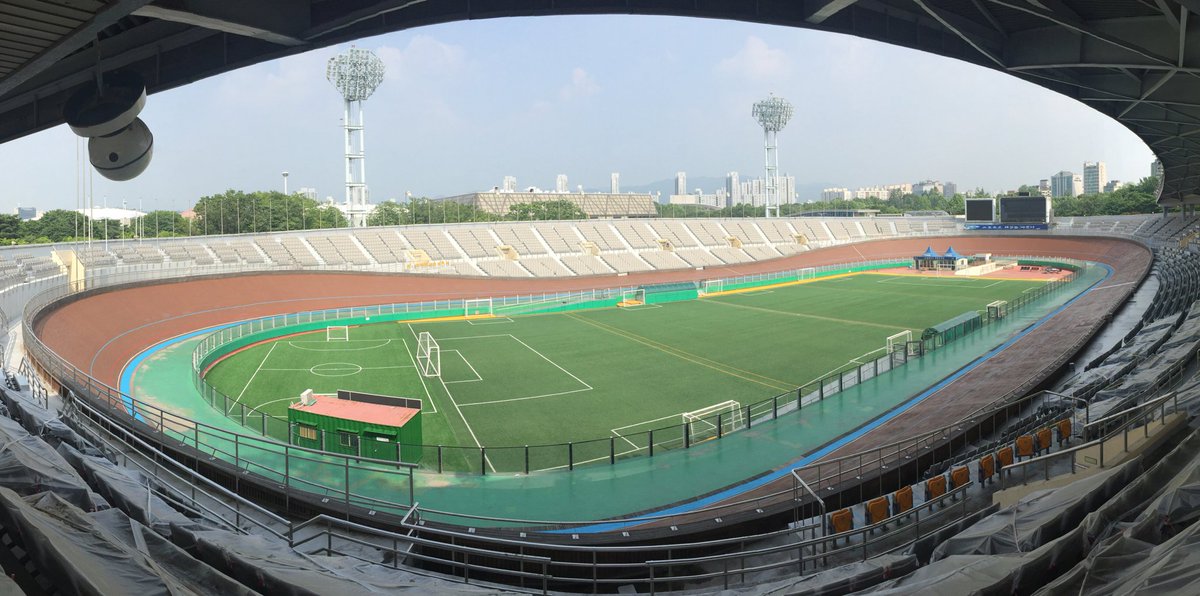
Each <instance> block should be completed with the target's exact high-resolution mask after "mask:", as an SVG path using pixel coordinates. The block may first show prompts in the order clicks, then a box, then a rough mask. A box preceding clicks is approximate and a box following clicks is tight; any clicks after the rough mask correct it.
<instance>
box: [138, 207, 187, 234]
mask: <svg viewBox="0 0 1200 596" xmlns="http://www.w3.org/2000/svg"><path fill="white" fill-rule="evenodd" d="M131 226H132V227H133V229H134V230H137V233H138V234H140V235H142V236H143V237H146V238H170V237H172V236H190V235H191V233H192V224H191V222H189V221H188V220H187V219H186V218H184V217H183V215H180V214H179V213H176V212H175V211H167V210H158V211H151V212H150V213H147V214H146V215H144V216H142V217H139V218H137V219H135V220H134V221H133V222H131Z"/></svg>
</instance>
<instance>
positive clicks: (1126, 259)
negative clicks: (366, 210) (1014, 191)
mask: <svg viewBox="0 0 1200 596" xmlns="http://www.w3.org/2000/svg"><path fill="white" fill-rule="evenodd" d="M951 241H953V244H954V245H955V248H956V250H959V251H960V252H963V253H966V254H970V253H976V252H991V253H995V254H997V255H1004V254H1026V255H1039V256H1043V255H1044V256H1063V257H1072V258H1078V259H1087V260H1092V261H1098V262H1102V263H1107V264H1109V265H1112V266H1113V267H1114V268H1115V269H1117V273H1116V274H1115V275H1114V278H1113V279H1112V280H1110V281H1109V282H1108V283H1109V284H1114V283H1124V282H1129V281H1137V280H1140V279H1141V278H1142V276H1143V275H1144V274H1145V272H1146V271H1147V269H1148V268H1149V264H1150V254H1149V252H1148V251H1147V250H1145V249H1144V248H1141V247H1140V246H1138V245H1136V244H1133V243H1131V242H1127V241H1123V240H1118V239H1109V238H1036V237H1034V238H1030V237H1010V238H1001V237H987V238H961V237H959V238H952V239H951V238H946V239H928V238H921V239H897V240H883V241H877V242H868V243H862V244H851V245H844V246H838V247H834V248H828V249H822V250H816V251H811V252H807V253H804V254H800V255H795V256H792V257H787V258H782V259H776V260H772V261H765V262H757V263H749V264H745V265H737V266H725V267H719V268H709V269H706V270H703V271H696V270H681V271H669V272H649V273H641V274H631V275H628V276H596V277H573V278H567V279H493V278H461V277H446V276H414V275H385V274H364V273H294V272H289V273H277V274H250V275H243V276H231V277H216V278H200V279H195V280H191V281H178V282H164V283H158V284H153V285H143V286H136V287H129V288H124V289H117V290H112V291H102V292H98V293H96V294H93V295H88V296H85V297H83V298H81V299H78V300H75V301H72V302H69V303H66V304H63V305H62V306H60V307H58V308H56V309H55V310H53V311H49V312H47V313H46V314H44V315H43V316H42V317H41V318H40V320H38V321H36V322H35V323H36V329H35V331H36V332H37V334H38V336H39V337H40V338H41V339H42V341H44V342H45V343H46V345H47V346H49V347H50V348H51V349H53V350H54V351H55V352H57V353H58V354H59V355H60V356H62V357H63V358H65V359H66V360H67V361H69V362H71V363H72V364H74V365H75V366H76V367H78V368H79V369H80V370H83V371H85V372H88V373H90V374H91V375H92V376H93V377H95V378H96V379H97V380H99V381H101V382H102V383H105V384H108V385H110V386H114V387H115V386H116V385H117V382H118V379H119V377H120V374H121V369H122V368H123V367H124V366H125V364H126V363H127V362H128V361H129V360H130V359H131V358H133V357H134V356H135V355H136V354H137V353H138V352H140V351H142V350H143V349H145V348H147V347H149V346H151V345H153V344H155V343H157V342H160V341H162V340H165V339H168V338H171V337H174V336H177V335H180V334H184V333H188V332H191V331H195V330H197V329H202V328H205V327H210V326H213V325H219V324H221V323H227V322H232V321H238V320H243V319H248V318H253V317H260V316H266V315H274V314H282V313H290V312H297V311H305V310H316V309H322V308H335V307H345V306H357V305H369V304H380V303H391V302H417V301H422V300H432V299H447V298H462V297H469V298H470V297H487V296H492V297H495V296H505V295H515V294H528V293H537V292H551V291H560V290H576V289H590V288H600V287H612V286H624V285H637V284H643V283H656V282H668V281H683V280H696V279H709V278H718V277H734V276H739V275H749V274H754V273H764V272H772V271H784V270H789V269H797V268H801V267H814V266H820V265H834V264H842V263H849V262H854V261H859V260H871V259H885V258H902V257H908V256H911V255H914V254H919V253H921V252H923V251H924V250H925V247H926V246H928V245H931V244H932V245H935V246H934V248H935V249H942V250H944V248H945V247H944V246H941V245H943V244H949V243H950V242H951ZM1133 288H1134V286H1133V285H1132V284H1130V285H1127V286H1125V287H1123V288H1122V291H1116V292H1113V291H1109V292H1107V293H1105V296H1106V297H1113V298H1118V297H1119V298H1120V299H1121V301H1123V299H1124V297H1125V295H1127V294H1128V292H1130V291H1132V290H1133ZM1118 295H1119V296H1118ZM1104 303H1105V304H1103V305H1099V304H1096V305H1092V307H1093V308H1092V309H1090V310H1086V311H1082V312H1080V313H1079V315H1080V316H1082V317H1084V318H1086V319H1090V320H1094V319H1096V318H1097V317H1100V316H1103V314H1104V313H1105V312H1108V310H1109V308H1098V309H1097V308H1096V307H1101V306H1103V307H1108V306H1111V307H1114V308H1115V306H1116V305H1119V304H1120V302H1119V301H1111V300H1104ZM1069 310H1080V309H1076V308H1072V309H1069Z"/></svg>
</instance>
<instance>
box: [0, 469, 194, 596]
mask: <svg viewBox="0 0 1200 596" xmlns="http://www.w3.org/2000/svg"><path fill="white" fill-rule="evenodd" d="M103 514H104V515H109V516H121V515H123V514H121V513H120V511H117V510H110V511H106V512H103ZM126 520H128V518H126ZM0 523H3V524H4V526H5V527H7V528H9V530H10V531H12V532H14V534H15V535H17V536H19V537H20V541H21V544H22V546H23V547H24V548H25V549H26V550H27V551H28V552H29V553H30V557H31V558H32V559H33V560H34V561H35V562H36V564H37V566H38V569H40V570H41V571H42V572H43V573H45V574H46V575H47V577H48V578H49V579H50V580H51V581H52V582H54V583H55V585H56V587H57V588H58V590H59V592H61V593H64V594H97V595H100V594H105V595H107V594H131V595H136V596H156V595H159V594H161V595H164V596H165V595H168V594H175V595H188V594H196V595H198V596H199V595H200V594H208V592H198V591H194V590H192V589H191V588H189V587H188V586H187V585H186V584H184V583H182V582H180V581H178V580H175V579H173V578H170V577H162V576H160V575H158V574H157V573H156V571H155V570H154V569H152V568H151V567H150V566H149V565H148V564H147V563H146V562H145V559H144V557H143V556H142V555H141V554H139V553H137V552H136V551H134V550H132V549H129V548H127V547H126V546H125V545H124V544H123V543H122V541H121V540H119V539H118V538H116V537H114V536H113V535H112V534H111V533H110V532H109V531H108V530H107V529H105V528H104V527H103V526H101V525H99V524H97V523H96V522H95V520H94V519H93V518H92V517H90V516H89V514H87V513H84V512H83V511H82V510H80V509H79V508H78V507H75V506H74V505H72V504H71V503H69V502H67V501H65V500H63V499H62V498H61V497H59V496H58V495H56V494H54V493H52V492H46V493H42V494H40V495H31V496H29V497H21V496H20V495H18V494H17V493H15V492H13V491H11V490H8V489H6V488H2V487H0ZM126 523H128V521H127V522H126Z"/></svg>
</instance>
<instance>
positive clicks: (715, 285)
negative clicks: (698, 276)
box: [700, 279, 725, 294]
mask: <svg viewBox="0 0 1200 596" xmlns="http://www.w3.org/2000/svg"><path fill="white" fill-rule="evenodd" d="M700 291H702V292H704V293H705V294H716V293H717V292H724V291H725V280H723V279H706V280H704V283H703V285H701V286H700Z"/></svg>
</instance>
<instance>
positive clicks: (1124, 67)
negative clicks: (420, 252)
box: [0, 0, 1200, 205]
mask: <svg viewBox="0 0 1200 596" xmlns="http://www.w3.org/2000/svg"><path fill="white" fill-rule="evenodd" d="M600 13H620V14H647V15H651V14H652V15H678V16H692V17H709V18H724V19H735V20H743V21H752V22H759V23H770V24H776V25H785V26H792V27H800V28H810V29H819V30H823V31H832V32H839V33H847V34H851V35H857V36H860V37H865V38H869V39H875V40H878V41H883V42H886V43H891V44H896V45H900V46H905V47H910V48H915V49H919V50H924V51H928V52H932V53H935V54H940V55H943V56H948V57H951V58H957V59H961V60H965V61H967V62H972V63H974V64H978V65H980V66H984V67H987V68H993V69H996V70H1000V71H1003V72H1006V73H1009V74H1011V75H1013V76H1016V77H1019V78H1022V79H1025V80H1027V81H1030V82H1033V83H1036V84H1038V85H1041V86H1043V87H1046V88H1048V89H1052V90H1054V91H1057V92H1059V93H1062V94H1064V95H1067V96H1070V97H1073V98H1075V99H1077V100H1079V101H1081V102H1083V103H1085V104H1087V105H1088V106H1091V107H1093V108H1095V109H1096V110H1098V111H1100V112H1102V113H1104V114H1107V115H1109V116H1111V117H1113V118H1115V119H1116V120H1117V121H1119V122H1121V123H1122V124H1124V125H1125V126H1126V127H1128V128H1129V129H1130V130H1132V131H1133V132H1134V133H1135V134H1137V135H1138V136H1139V137H1141V138H1142V140H1144V141H1145V142H1146V144H1147V145H1149V146H1150V148H1151V149H1152V150H1153V151H1154V152H1155V154H1157V156H1158V157H1159V158H1160V159H1161V160H1162V162H1163V165H1164V172H1165V175H1164V178H1163V187H1162V193H1161V197H1160V202H1161V203H1163V204H1164V205H1177V204H1180V203H1200V99H1197V98H1200V43H1197V42H1196V41H1197V40H1196V39H1195V36H1196V35H1197V33H1193V32H1192V30H1193V29H1197V30H1198V32H1200V29H1198V27H1200V23H1196V21H1197V17H1200V0H1109V1H1105V2H1095V1H1087V0H1039V1H1033V0H1028V1H1026V0H806V1H805V2H797V1H795V0H758V1H756V2H745V1H744V0H707V1H705V2H684V1H680V0H562V1H559V2H549V1H547V0H491V1H488V2H478V1H477V2H471V1H470V0H444V1H439V2H423V1H421V0H336V1H335V0H259V1H256V2H226V1H222V0H157V1H153V2H152V1H150V0H108V1H105V2H102V1H100V0H74V1H72V2H70V3H60V2H50V1H47V0H7V1H3V2H0V22H2V23H3V26H2V27H0V142H4V141H7V140H10V139H13V138H16V137H19V136H22V135H26V134H29V133H31V132H35V131H37V130H41V129H44V128H47V127H50V126H54V125H56V124H58V123H60V122H61V121H62V104H63V100H64V99H65V97H66V96H67V95H68V94H69V93H70V92H71V91H72V90H73V89H74V88H75V87H77V86H79V85H81V84H83V83H84V82H86V81H88V80H90V79H91V78H93V77H94V76H95V74H96V70H97V65H99V68H100V69H102V70H104V71H111V70H116V69H125V70H135V71H138V72H139V73H141V74H142V75H143V77H144V78H145V80H146V81H148V85H149V90H150V91H151V92H152V93H153V92H156V91H162V90H164V89H170V88H172V87H177V86H180V85H184V84H187V83H190V82H193V81H196V80H199V79H202V78H205V77H208V76H212V75H215V74H219V73H222V72H226V71H228V70H232V69H235V68H239V67H242V66H246V65H249V64H253V63H256V62H260V61H263V60H270V59H273V58H278V57H281V56H286V55H289V54H294V53H298V52H303V51H306V50H309V49H313V48H317V47H322V46H327V45H331V44H335V43H340V42H344V41H349V40H353V39H358V38H361V37H365V36H369V35H378V34H381V33H387V32H390V31H397V30H401V29H409V28H412V27H419V26H422V25H429V24H433V23H442V22H448V21H458V20H466V19H482V18H495V17H506V16H533V15H549V14H600ZM1192 15H1197V16H1192Z"/></svg>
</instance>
